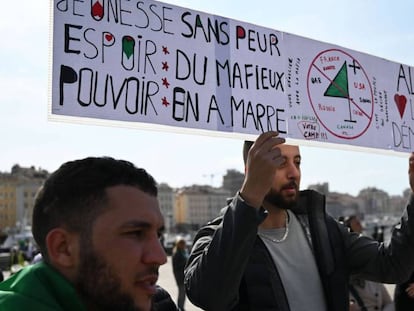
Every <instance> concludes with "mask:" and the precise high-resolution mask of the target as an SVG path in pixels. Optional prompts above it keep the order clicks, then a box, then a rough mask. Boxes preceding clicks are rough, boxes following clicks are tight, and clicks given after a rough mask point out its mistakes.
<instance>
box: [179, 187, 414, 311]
mask: <svg viewBox="0 0 414 311" xmlns="http://www.w3.org/2000/svg"><path fill="white" fill-rule="evenodd" d="M411 210H412V207H411V206H409V211H411ZM292 211H293V212H294V213H295V215H296V217H297V218H298V220H299V222H300V223H301V225H302V228H303V229H304V232H305V236H306V237H307V238H308V241H309V243H310V246H311V248H312V250H313V252H314V254H315V259H316V262H317V266H318V269H319V274H320V277H321V281H322V286H323V290H324V294H325V300H326V305H327V310H329V311H345V310H348V309H349V293H348V281H349V275H350V274H351V273H355V274H360V275H361V276H362V277H365V278H367V279H370V280H372V281H378V282H384V283H395V282H398V280H403V279H404V278H406V276H407V274H408V273H409V271H410V270H412V269H413V268H414V236H412V234H411V233H410V231H413V230H414V218H413V219H410V220H409V222H410V224H409V227H410V230H408V228H407V227H408V225H407V221H406V220H403V222H402V228H401V229H397V230H395V231H394V233H393V237H392V243H391V245H390V247H385V246H384V244H382V243H378V242H377V241H374V240H372V239H370V238H368V237H364V236H360V235H358V234H356V233H351V232H349V230H348V229H347V228H346V227H345V226H343V225H342V224H340V223H338V222H336V221H335V220H334V219H333V218H332V217H330V216H329V215H327V214H326V213H325V197H324V196H323V195H321V194H319V193H317V192H315V191H311V190H306V191H302V192H301V196H300V199H299V202H298V205H297V207H295V208H294V209H292ZM412 212H414V211H412ZM266 215H267V212H266V211H265V210H264V209H263V208H261V209H255V208H252V207H251V206H248V205H247V204H246V203H244V202H243V201H242V200H241V198H240V197H239V196H236V197H235V198H234V199H233V200H232V202H231V203H230V204H229V206H227V207H226V208H225V209H224V210H223V214H222V215H221V216H220V217H218V218H217V219H215V220H213V221H212V222H210V223H209V224H208V225H206V226H205V227H203V228H202V229H201V230H200V231H199V232H198V233H197V235H196V237H195V239H194V246H193V249H192V252H191V254H190V258H189V260H188V263H187V266H186V269H185V284H186V291H187V296H188V298H189V299H190V300H191V302H192V303H193V304H195V305H197V306H199V307H201V308H203V309H204V310H211V311H221V310H254V311H260V310H263V311H264V310H277V311H279V310H283V311H288V310H290V309H289V305H288V301H287V297H286V294H285V290H284V288H283V284H282V282H281V280H280V276H279V273H278V271H277V269H276V266H275V265H274V263H273V260H272V258H271V256H270V254H269V252H268V250H267V248H266V247H265V245H264V243H263V242H262V241H261V239H260V238H258V236H257V230H258V226H259V224H260V223H261V222H262V221H263V220H264V219H265V217H266ZM391 250H392V252H391Z"/></svg>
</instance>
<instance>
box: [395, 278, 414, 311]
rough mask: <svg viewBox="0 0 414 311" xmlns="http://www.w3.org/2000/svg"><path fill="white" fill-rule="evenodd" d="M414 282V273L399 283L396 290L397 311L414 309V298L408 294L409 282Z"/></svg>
mask: <svg viewBox="0 0 414 311" xmlns="http://www.w3.org/2000/svg"><path fill="white" fill-rule="evenodd" d="M411 283H414V273H412V274H411V276H410V278H409V279H408V280H407V281H406V282H403V283H399V284H397V286H396V287H395V291H394V304H395V311H413V310H414V298H411V297H409V296H408V295H407V293H406V291H405V290H406V289H407V287H408V285H409V284H411Z"/></svg>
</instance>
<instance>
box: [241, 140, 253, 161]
mask: <svg viewBox="0 0 414 311" xmlns="http://www.w3.org/2000/svg"><path fill="white" fill-rule="evenodd" d="M253 143H254V142H253V141H250V140H245V141H244V144H243V161H244V165H246V163H247V154H248V153H249V150H250V148H251V147H252V146H253Z"/></svg>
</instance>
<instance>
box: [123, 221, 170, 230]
mask: <svg viewBox="0 0 414 311" xmlns="http://www.w3.org/2000/svg"><path fill="white" fill-rule="evenodd" d="M152 227H154V225H153V224H151V223H149V222H147V221H143V220H130V221H127V222H125V223H123V224H122V225H121V228H126V229H132V228H141V229H150V228H152ZM157 230H158V231H161V232H164V231H165V225H164V224H162V225H161V226H160V227H159V228H157Z"/></svg>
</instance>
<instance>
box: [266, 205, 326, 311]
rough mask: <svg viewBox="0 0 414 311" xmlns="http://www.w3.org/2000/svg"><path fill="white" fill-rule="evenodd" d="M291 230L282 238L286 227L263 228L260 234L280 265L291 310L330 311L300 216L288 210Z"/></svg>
mask: <svg viewBox="0 0 414 311" xmlns="http://www.w3.org/2000/svg"><path fill="white" fill-rule="evenodd" d="M288 215H289V225H288V226H289V233H288V236H287V237H286V239H285V240H284V241H283V242H273V241H270V240H269V239H267V238H264V237H263V235H264V236H267V237H270V238H273V239H277V240H280V239H281V238H282V236H283V235H284V233H285V228H280V229H260V228H259V231H258V233H259V236H260V238H261V239H262V240H263V242H264V244H265V245H266V247H267V248H268V250H269V252H270V254H271V256H272V258H273V261H274V262H275V264H276V267H277V270H278V272H279V275H280V278H281V280H282V283H283V287H284V288H285V292H286V295H287V299H288V302H289V306H290V310H291V311H309V310H318V311H326V302H325V298H324V292H323V288H322V283H321V279H320V276H319V271H318V267H317V265H316V261H315V257H314V255H313V253H312V250H311V248H310V246H309V243H308V241H307V239H306V237H305V233H304V231H303V229H302V227H301V225H300V224H299V221H298V220H297V218H296V216H295V215H294V214H293V213H292V212H291V211H288Z"/></svg>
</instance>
